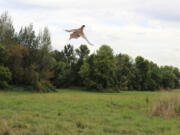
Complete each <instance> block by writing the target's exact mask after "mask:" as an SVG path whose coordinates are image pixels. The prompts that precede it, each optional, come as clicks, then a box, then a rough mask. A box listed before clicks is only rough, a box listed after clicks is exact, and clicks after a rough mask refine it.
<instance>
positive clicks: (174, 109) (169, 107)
mask: <svg viewBox="0 0 180 135" xmlns="http://www.w3.org/2000/svg"><path fill="white" fill-rule="evenodd" d="M150 113H151V115H154V116H161V117H163V118H172V117H175V116H178V117H180V96H179V95H163V96H162V97H161V98H159V99H158V100H157V101H156V103H155V104H154V105H153V107H152V110H151V112H150Z"/></svg>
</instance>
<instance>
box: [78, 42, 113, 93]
mask: <svg viewBox="0 0 180 135" xmlns="http://www.w3.org/2000/svg"><path fill="white" fill-rule="evenodd" d="M115 72H116V61H115V57H114V55H113V50H112V49H111V48H110V47H109V46H107V45H103V46H101V47H100V49H99V50H98V51H97V54H92V55H90V56H89V57H87V59H86V60H85V62H84V63H83V65H82V67H81V69H80V72H79V74H80V76H81V77H82V79H83V80H84V85H85V86H86V87H87V88H94V89H97V90H102V89H106V88H112V87H114V85H115Z"/></svg>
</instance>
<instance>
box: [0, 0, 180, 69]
mask: <svg viewBox="0 0 180 135" xmlns="http://www.w3.org/2000/svg"><path fill="white" fill-rule="evenodd" d="M179 7H180V0H0V12H1V13H2V12H4V11H8V12H9V14H10V16H11V17H12V20H13V24H14V26H15V28H16V30H19V29H20V27H21V26H27V25H29V24H30V23H32V24H33V25H34V28H35V30H36V31H37V33H38V31H39V30H40V29H43V28H44V27H45V26H48V28H49V30H50V32H51V38H52V46H53V49H58V50H61V49H62V48H63V46H64V45H65V44H67V43H68V38H69V35H68V33H66V32H64V31H63V29H71V28H78V27H80V26H81V25H83V24H85V25H86V27H85V34H86V36H87V37H88V39H89V40H90V41H91V42H92V43H93V44H95V46H94V47H91V46H89V48H90V49H91V51H92V52H93V51H95V50H96V49H98V48H99V47H100V46H101V45H103V44H107V45H110V46H111V47H112V48H113V50H114V53H116V54H117V53H120V52H121V53H126V54H128V55H130V56H131V57H133V58H135V57H136V56H139V55H140V56H143V57H145V58H147V59H149V60H152V61H154V62H156V63H157V64H158V65H173V66H176V67H179V68H180V8H179ZM71 44H73V45H74V47H75V48H77V47H78V46H80V44H86V41H84V40H82V39H77V40H72V41H71Z"/></svg>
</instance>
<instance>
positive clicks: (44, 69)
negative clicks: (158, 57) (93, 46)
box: [0, 12, 180, 92]
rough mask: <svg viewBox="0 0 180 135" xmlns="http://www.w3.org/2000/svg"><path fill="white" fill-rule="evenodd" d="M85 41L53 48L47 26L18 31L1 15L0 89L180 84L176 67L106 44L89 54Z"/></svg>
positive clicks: (115, 88) (167, 86)
mask: <svg viewBox="0 0 180 135" xmlns="http://www.w3.org/2000/svg"><path fill="white" fill-rule="evenodd" d="M89 53H90V50H89V49H88V47H87V46H86V45H81V46H80V47H79V48H76V49H75V48H74V47H73V46H72V45H70V44H69V45H65V46H64V49H63V50H61V51H58V50H52V49H51V37H50V32H49V30H48V28H47V27H45V28H44V29H43V31H40V32H39V33H38V34H36V33H35V31H34V28H33V25H32V24H30V25H29V26H25V27H22V28H21V29H20V31H19V32H16V31H15V29H14V27H13V24H12V21H11V18H10V17H9V16H8V13H7V12H5V13H3V14H2V15H1V17H0V88H4V87H7V86H8V83H9V84H13V85H26V86H29V88H31V89H33V90H36V91H39V92H49V91H55V87H57V88H62V87H72V86H78V87H85V88H87V89H95V90H98V91H102V90H103V91H109V90H111V91H119V90H158V89H161V88H165V89H172V88H177V87H179V85H180V83H179V79H180V72H179V69H178V68H175V67H172V66H162V67H159V66H158V65H157V64H155V63H153V62H151V61H149V60H147V59H144V58H143V57H141V56H138V57H136V59H135V60H133V59H132V58H131V57H130V56H128V55H127V54H121V53H119V54H117V55H115V54H114V53H113V50H112V48H111V47H110V46H108V45H102V46H101V47H100V48H99V50H97V52H96V53H93V54H90V55H89Z"/></svg>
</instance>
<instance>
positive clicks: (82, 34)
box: [80, 33, 93, 46]
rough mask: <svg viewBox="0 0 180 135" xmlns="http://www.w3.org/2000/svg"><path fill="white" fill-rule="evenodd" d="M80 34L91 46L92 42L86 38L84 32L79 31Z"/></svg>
mask: <svg viewBox="0 0 180 135" xmlns="http://www.w3.org/2000/svg"><path fill="white" fill-rule="evenodd" d="M80 36H81V37H82V38H84V39H85V40H86V41H87V42H88V44H90V45H92V46H93V44H92V43H91V42H90V41H89V40H88V39H87V37H86V36H85V35H84V33H81V34H80Z"/></svg>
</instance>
